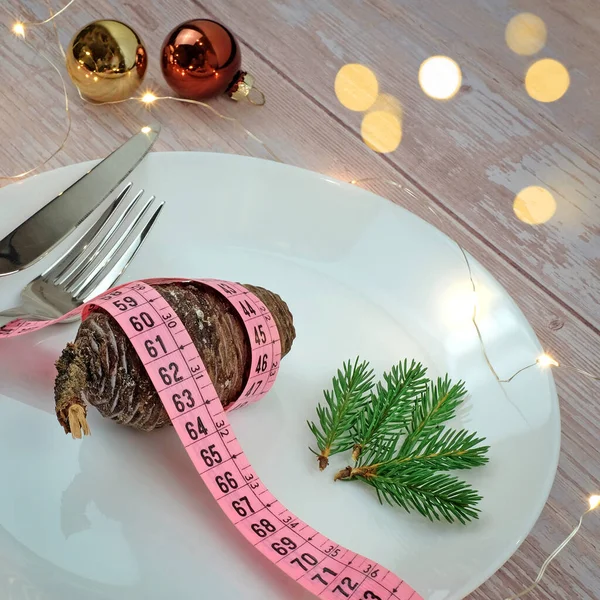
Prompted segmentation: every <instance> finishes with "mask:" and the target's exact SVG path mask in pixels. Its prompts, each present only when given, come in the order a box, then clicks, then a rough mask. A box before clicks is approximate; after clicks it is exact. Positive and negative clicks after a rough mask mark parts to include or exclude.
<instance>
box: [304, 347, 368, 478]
mask: <svg viewBox="0 0 600 600" xmlns="http://www.w3.org/2000/svg"><path fill="white" fill-rule="evenodd" d="M359 360H360V359H359V358H357V359H356V361H355V362H354V365H352V363H351V362H350V361H348V362H347V363H344V366H343V371H341V370H338V372H337V376H335V377H334V378H333V379H332V387H333V389H332V390H325V391H324V392H323V394H324V396H325V401H326V405H325V406H322V405H321V404H319V405H318V406H317V417H318V418H319V425H320V428H319V427H318V426H317V425H315V423H313V422H312V421H308V426H309V428H310V430H311V431H312V433H313V435H314V436H315V438H316V440H317V446H318V448H319V450H320V453H317V452H315V451H314V450H313V449H312V448H311V449H310V450H311V452H313V454H316V455H317V457H318V462H319V468H320V469H321V471H322V470H323V469H325V468H326V467H327V465H328V464H329V457H330V456H331V455H333V454H337V453H338V452H343V451H344V450H348V449H349V448H351V447H352V445H353V443H354V441H353V438H352V427H353V425H354V422H355V421H356V418H357V416H358V414H359V412H360V411H361V409H362V408H363V407H364V406H365V403H366V402H367V401H368V399H369V393H370V392H371V389H372V388H373V378H374V374H373V370H372V369H370V368H369V363H367V362H366V361H363V362H362V363H360V364H359Z"/></svg>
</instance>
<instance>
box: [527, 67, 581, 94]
mask: <svg viewBox="0 0 600 600" xmlns="http://www.w3.org/2000/svg"><path fill="white" fill-rule="evenodd" d="M570 83H571V78H570V77H569V71H567V69H566V67H565V66H564V65H563V64H562V63H560V62H558V61H557V60H553V59H552V58H543V59H541V60H538V61H536V62H534V63H533V64H532V65H531V66H530V67H529V69H527V74H526V75H525V89H526V90H527V93H528V94H529V95H530V96H531V97H532V98H533V99H534V100H537V101H538V102H555V101H556V100H558V99H559V98H562V97H563V96H564V95H565V93H566V91H567V90H568V89H569V85H570Z"/></svg>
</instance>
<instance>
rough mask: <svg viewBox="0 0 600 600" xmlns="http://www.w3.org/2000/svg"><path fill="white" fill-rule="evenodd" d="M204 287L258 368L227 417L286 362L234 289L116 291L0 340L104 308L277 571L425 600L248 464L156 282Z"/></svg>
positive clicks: (309, 583)
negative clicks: (308, 518)
mask: <svg viewBox="0 0 600 600" xmlns="http://www.w3.org/2000/svg"><path fill="white" fill-rule="evenodd" d="M173 281H197V282H199V283H202V284H204V285H207V286H210V287H211V288H213V289H215V290H216V291H217V292H219V293H221V294H222V295H223V296H224V297H225V298H227V299H228V301H229V302H230V303H231V305H232V306H233V307H234V308H235V310H236V311H237V312H238V313H239V315H240V317H241V319H242V320H243V321H244V324H245V326H246V330H247V332H248V336H249V340H250V344H251V347H252V367H251V369H250V376H249V378H248V382H247V384H246V386H245V388H244V390H243V391H242V394H241V396H240V398H239V399H238V400H237V401H236V402H234V403H233V404H231V405H229V406H228V407H227V410H230V409H235V408H239V407H241V406H245V405H247V404H249V403H250V402H255V401H256V400H259V399H260V398H262V397H263V396H264V395H265V394H266V393H267V392H268V391H269V389H271V387H272V386H273V384H274V382H275V378H276V377H277V372H278V369H279V363H280V361H281V344H280V340H279V334H278V332H277V327H276V325H275V322H274V319H273V317H272V316H271V314H270V313H269V311H268V309H267V307H266V306H265V304H264V303H263V302H262V301H261V300H260V299H259V298H257V297H256V296H255V295H254V294H252V293H251V292H249V291H248V290H247V289H246V288H244V287H242V286H241V285H239V284H237V283H231V282H228V281H220V280H215V279H202V280H184V279H149V280H145V281H136V282H134V283H128V284H125V285H122V286H119V287H116V288H113V289H112V290H111V291H109V292H107V293H106V294H104V295H102V296H100V297H98V298H95V299H94V300H92V301H90V302H88V303H87V304H85V305H83V306H81V307H79V308H77V309H75V310H73V311H71V312H70V313H68V314H67V315H64V316H63V317H61V318H60V319H56V320H55V321H23V320H17V321H12V322H11V323H9V324H8V325H5V326H4V327H3V328H0V339H2V338H6V337H14V336H17V335H22V334H24V333H28V332H30V331H35V330H37V329H41V328H42V327H46V326H48V325H51V324H53V323H56V322H58V321H61V320H62V319H65V318H67V317H69V316H72V315H75V314H78V313H82V317H83V318H84V319H85V317H86V316H87V314H88V313H89V312H90V311H91V310H93V309H94V308H100V309H102V310H105V311H106V312H108V313H109V314H111V315H112V316H113V318H114V319H115V320H116V321H117V323H119V325H120V326H121V328H122V329H123V331H124V332H125V334H126V335H127V336H128V337H129V339H130V340H131V343H132V344H133V347H134V348H135V350H136V352H137V354H138V356H139V357H140V359H141V361H142V362H143V364H144V366H145V368H146V371H147V373H148V375H149V377H150V379H151V381H152V383H153V385H154V387H155V388H156V391H157V392H158V395H159V396H160V399H161V401H162V403H163V404H164V407H165V410H166V411H167V413H168V415H169V417H170V419H171V421H172V423H173V426H174V428H175V431H176V432H177V435H178V436H179V439H180V440H181V443H182V444H183V445H184V447H185V449H186V450H187V453H188V455H189V457H190V458H191V460H192V462H193V463H194V466H195V467H196V470H197V471H198V473H199V474H200V477H202V480H203V481H204V483H205V484H206V486H207V487H208V489H209V490H210V492H211V493H212V495H213V496H214V498H215V500H216V501H217V503H218V504H219V506H220V507H221V509H222V510H223V512H224V513H225V514H226V515H227V517H228V518H229V519H230V520H231V522H232V523H233V524H234V525H235V527H236V528H237V529H238V531H239V532H240V533H241V534H242V535H243V536H244V537H245V538H246V539H247V540H248V541H249V542H250V543H251V544H252V545H253V546H254V547H255V548H256V549H257V550H259V551H260V552H261V553H262V554H264V555H265V556H266V557H267V558H268V559H269V560H270V561H271V562H272V563H274V564H275V565H277V566H278V567H279V568H280V569H281V570H282V571H284V572H285V573H286V574H287V575H289V576H290V577H291V578H292V579H294V580H295V581H297V582H298V583H299V584H300V585H302V586H303V587H304V588H306V589H307V590H309V591H310V592H312V593H313V594H314V595H315V596H317V597H318V598H322V599H323V600H347V599H351V600H423V599H422V597H421V596H419V594H417V592H415V591H414V590H413V589H412V588H411V587H410V586H409V585H408V584H407V583H406V582H404V581H402V580H401V579H400V578H399V577H397V576H396V575H394V574H393V573H392V572H391V571H389V570H388V569H386V568H385V567H382V566H381V565H378V564H377V563H375V562H373V561H372V560H369V559H368V558H365V557H364V556H361V555H360V554H357V553H356V552H352V551H351V550H348V549H346V548H343V547H342V546H339V545H338V544H336V543H335V542H333V541H332V540H330V539H329V538H326V537H325V536H324V535H322V534H321V533H319V532H318V531H316V530H315V529H313V528H312V527H310V526H309V525H307V524H306V523H304V522H303V521H301V520H300V519H298V518H297V517H296V516H295V515H294V514H293V513H291V512H290V511H289V510H287V509H286V508H285V507H284V506H283V505H282V504H281V503H280V502H279V501H278V500H277V498H275V496H273V494H271V492H269V490H268V489H267V488H266V486H265V485H264V483H263V482H262V481H261V480H260V479H259V477H258V475H257V474H256V472H255V471H254V469H253V468H252V465H251V464H250V463H249V462H248V459H247V458H246V455H245V454H244V452H243V450H242V448H241V446H240V444H239V442H238V440H237V438H236V437H235V435H234V433H233V430H232V428H231V426H230V424H229V420H228V419H227V415H226V414H225V410H224V409H223V407H222V405H221V402H220V401H219V397H218V396H217V392H216V390H215V388H214V385H213V383H212V381H211V380H210V378H209V376H208V373H207V371H206V368H205V366H204V363H203V362H202V359H201V357H200V354H199V353H198V351H197V350H196V347H195V346H194V344H193V342H192V339H191V338H190V335H189V333H188V332H187V330H186V328H185V326H184V325H183V323H182V322H181V320H180V319H179V317H178V316H177V314H176V313H175V311H174V310H173V308H172V307H171V306H170V305H169V303H168V302H167V301H166V300H165V299H164V298H163V297H162V296H161V295H160V294H159V293H158V292H157V291H156V290H155V289H154V288H153V287H152V285H151V284H152V283H166V282H173Z"/></svg>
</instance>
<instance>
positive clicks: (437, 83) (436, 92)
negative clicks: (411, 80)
mask: <svg viewBox="0 0 600 600" xmlns="http://www.w3.org/2000/svg"><path fill="white" fill-rule="evenodd" d="M461 83H462V73H461V71H460V67H459V66H458V64H457V63H456V62H455V61H454V60H452V59H451V58H449V57H448V56H431V57H429V58H428V59H427V60H425V61H424V62H423V63H422V64H421V67H420V68H419V85H420V86H421V89H422V90H423V91H424V92H425V93H426V94H427V95H428V96H429V97H431V98H435V99H436V100H448V99H449V98H452V96H454V95H455V94H456V92H458V90H459V89H460V84H461Z"/></svg>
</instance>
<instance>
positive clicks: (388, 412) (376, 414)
mask: <svg viewBox="0 0 600 600" xmlns="http://www.w3.org/2000/svg"><path fill="white" fill-rule="evenodd" d="M426 372H427V369H426V368H425V367H423V365H422V364H421V363H418V362H415V361H414V360H413V361H412V362H411V363H410V365H409V364H408V361H407V360H405V361H404V362H400V363H399V364H397V365H395V366H394V367H392V369H391V371H390V372H389V373H384V374H383V383H381V382H380V383H378V384H377V386H376V388H375V392H372V393H371V398H370V402H368V403H367V404H365V407H364V408H363V410H362V411H361V412H360V414H359V415H358V418H357V420H356V422H355V424H354V432H353V437H354V447H353V452H352V458H353V460H355V461H356V460H358V457H359V456H360V455H361V453H362V452H363V449H364V448H367V447H369V446H370V445H371V444H377V445H380V444H381V443H383V441H385V440H388V441H389V440H390V439H394V440H395V439H396V438H397V436H398V433H399V432H401V431H403V430H405V429H406V427H407V426H408V424H409V419H410V415H411V412H412V410H413V405H414V401H415V398H416V397H418V396H420V395H421V394H423V393H424V392H425V390H426V389H427V383H428V379H427V378H426V377H425V374H426Z"/></svg>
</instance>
